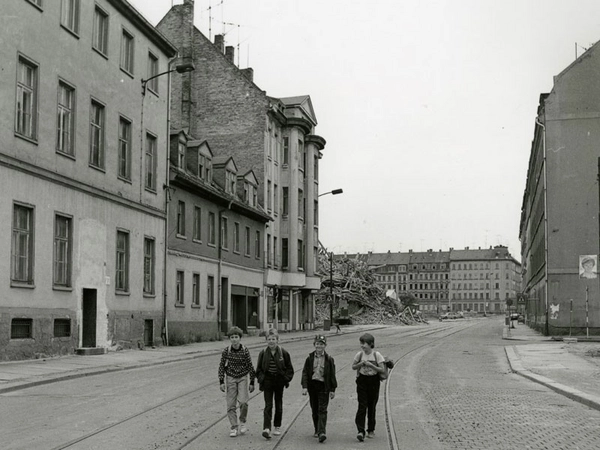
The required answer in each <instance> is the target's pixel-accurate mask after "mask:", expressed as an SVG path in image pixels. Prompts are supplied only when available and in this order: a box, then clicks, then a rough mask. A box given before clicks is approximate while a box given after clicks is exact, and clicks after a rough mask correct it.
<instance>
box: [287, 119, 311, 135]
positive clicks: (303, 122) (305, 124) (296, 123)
mask: <svg viewBox="0 0 600 450" xmlns="http://www.w3.org/2000/svg"><path fill="white" fill-rule="evenodd" d="M287 126H288V127H298V128H300V129H301V130H302V131H303V132H304V134H309V133H310V132H311V130H312V127H313V124H312V122H311V121H309V120H307V119H304V118H302V117H288V118H287Z"/></svg>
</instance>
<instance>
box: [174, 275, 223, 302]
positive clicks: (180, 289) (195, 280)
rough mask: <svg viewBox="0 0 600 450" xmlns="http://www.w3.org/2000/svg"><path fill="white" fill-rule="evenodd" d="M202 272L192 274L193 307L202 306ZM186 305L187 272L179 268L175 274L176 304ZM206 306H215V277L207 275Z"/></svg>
mask: <svg viewBox="0 0 600 450" xmlns="http://www.w3.org/2000/svg"><path fill="white" fill-rule="evenodd" d="M200 291H201V284H200V274H199V273H193V274H192V292H191V295H192V298H191V305H192V307H200ZM184 305H185V272H184V271H183V270H178V271H177V272H176V274H175V306H184ZM206 307H207V308H214V307H215V277H213V276H212V275H207V277H206Z"/></svg>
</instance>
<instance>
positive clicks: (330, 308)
mask: <svg viewBox="0 0 600 450" xmlns="http://www.w3.org/2000/svg"><path fill="white" fill-rule="evenodd" d="M343 193H344V190H343V189H341V188H339V189H334V190H332V191H329V192H323V193H322V194H319V195H318V196H317V198H318V197H322V196H324V195H327V194H331V195H338V194H343ZM329 299H330V303H329V326H333V252H331V253H329Z"/></svg>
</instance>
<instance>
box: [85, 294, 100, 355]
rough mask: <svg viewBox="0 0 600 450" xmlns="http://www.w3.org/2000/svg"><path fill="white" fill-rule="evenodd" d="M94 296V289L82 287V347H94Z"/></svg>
mask: <svg viewBox="0 0 600 450" xmlns="http://www.w3.org/2000/svg"><path fill="white" fill-rule="evenodd" d="M96 296H97V291H96V289H83V298H82V302H81V319H82V324H81V344H82V347H84V348H86V347H87V348H93V347H96Z"/></svg>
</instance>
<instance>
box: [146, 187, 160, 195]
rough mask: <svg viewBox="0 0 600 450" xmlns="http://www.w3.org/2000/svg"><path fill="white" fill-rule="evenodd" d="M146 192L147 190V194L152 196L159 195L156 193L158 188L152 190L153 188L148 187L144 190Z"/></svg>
mask: <svg viewBox="0 0 600 450" xmlns="http://www.w3.org/2000/svg"><path fill="white" fill-rule="evenodd" d="M144 190H145V191H146V192H149V193H150V194H154V195H157V193H158V192H157V191H156V188H151V187H148V186H146V187H145V188H144Z"/></svg>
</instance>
